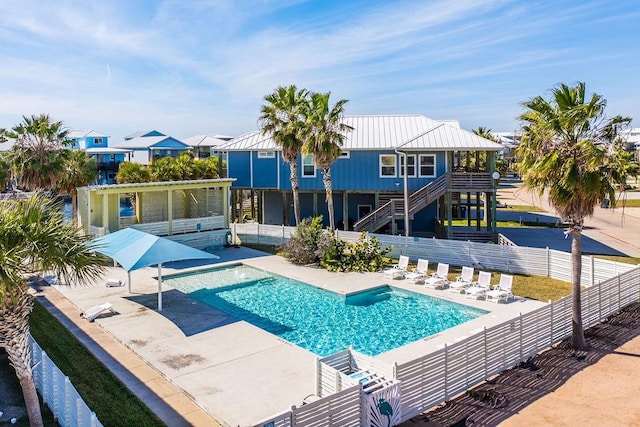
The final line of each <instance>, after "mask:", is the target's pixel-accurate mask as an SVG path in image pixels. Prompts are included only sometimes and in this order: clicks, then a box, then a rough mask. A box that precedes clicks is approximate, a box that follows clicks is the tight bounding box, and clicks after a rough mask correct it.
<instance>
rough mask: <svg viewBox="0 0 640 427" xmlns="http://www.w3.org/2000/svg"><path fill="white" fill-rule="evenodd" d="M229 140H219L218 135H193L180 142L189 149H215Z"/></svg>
mask: <svg viewBox="0 0 640 427" xmlns="http://www.w3.org/2000/svg"><path fill="white" fill-rule="evenodd" d="M229 139H231V138H229ZM229 139H223V138H220V137H219V135H194V136H190V137H188V138H184V139H182V140H181V141H182V142H184V143H185V144H187V145H188V146H190V147H217V146H219V145H222V144H225V143H227V141H229Z"/></svg>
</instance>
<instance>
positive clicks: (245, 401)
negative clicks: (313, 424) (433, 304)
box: [44, 248, 544, 426]
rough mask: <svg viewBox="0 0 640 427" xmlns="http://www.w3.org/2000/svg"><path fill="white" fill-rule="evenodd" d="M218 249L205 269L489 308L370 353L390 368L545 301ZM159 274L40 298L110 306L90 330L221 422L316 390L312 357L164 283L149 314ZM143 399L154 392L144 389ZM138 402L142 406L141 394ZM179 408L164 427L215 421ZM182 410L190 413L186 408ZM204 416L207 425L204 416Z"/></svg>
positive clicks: (234, 421) (249, 421) (259, 416)
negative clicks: (390, 290) (491, 298)
mask: <svg viewBox="0 0 640 427" xmlns="http://www.w3.org/2000/svg"><path fill="white" fill-rule="evenodd" d="M224 253H225V256H223V257H222V259H221V260H220V261H222V263H216V264H212V266H219V265H221V264H226V263H227V262H232V263H233V262H239V261H237V259H240V258H241V262H242V263H244V264H246V265H250V266H253V267H257V268H260V269H263V270H266V271H270V272H273V273H277V274H280V275H283V276H286V277H290V278H293V279H296V280H300V281H303V282H306V283H309V284H311V285H314V286H317V287H320V288H324V289H328V290H331V291H334V292H338V293H342V294H348V293H352V292H357V291H361V290H365V289H370V288H375V287H378V286H382V285H384V284H389V285H392V286H394V287H398V288H402V289H407V290H411V291H415V292H418V293H424V294H427V295H432V296H436V297H438V298H442V299H446V300H450V301H454V302H459V303H462V304H466V305H468V306H473V307H477V308H480V309H484V310H487V311H491V313H489V314H487V315H484V316H481V317H479V318H477V319H474V320H472V321H470V322H467V323H465V324H463V325H460V326H457V327H455V328H451V329H449V330H447V331H444V332H442V333H440V334H436V335H434V336H432V337H429V338H427V339H423V340H419V341H416V342H414V343H411V344H408V345H405V346H402V347H400V348H397V349H395V350H392V351H389V352H386V353H383V354H381V355H379V356H377V358H379V359H380V360H384V361H387V362H389V363H392V362H399V363H402V362H405V361H409V360H412V359H414V358H416V357H419V356H421V355H424V354H427V353H428V352H430V351H435V350H437V349H439V348H441V347H442V346H443V345H444V344H445V343H453V342H455V341H457V340H460V339H461V338H463V337H466V336H469V335H470V334H473V333H476V332H478V331H480V330H481V329H482V328H483V327H490V326H492V325H495V324H498V323H501V322H504V321H507V320H509V319H513V318H515V317H517V316H518V315H519V314H520V313H526V312H528V311H531V310H534V309H536V308H538V307H540V306H542V305H544V304H543V303H541V302H538V301H530V300H524V299H518V300H516V301H514V302H511V303H509V304H495V303H491V302H486V301H474V300H471V299H465V298H464V295H456V294H453V293H451V292H449V291H448V290H430V289H426V288H425V287H424V286H420V285H413V284H408V283H404V281H402V280H389V279H385V278H384V275H383V274H382V273H332V272H328V271H326V270H324V269H320V268H312V267H303V266H296V265H292V264H290V263H289V262H288V261H286V260H285V259H284V258H282V257H278V256H271V255H266V254H263V253H261V252H257V251H251V250H248V249H247V248H240V249H227V250H225V251H224ZM202 266H203V265H202V263H198V264H197V265H194V264H192V263H187V262H185V263H172V264H168V265H166V266H163V275H165V276H166V275H170V274H175V273H183V272H185V271H190V270H193V269H197V268H202ZM156 273H157V270H156V269H155V268H145V269H141V270H137V271H134V272H133V273H132V293H131V294H129V293H128V292H127V287H126V286H124V287H114V288H108V287H105V286H104V283H105V282H104V281H100V282H98V283H97V284H94V285H87V286H71V287H67V286H52V287H51V288H53V289H55V290H56V291H57V293H56V294H52V293H51V292H50V291H51V290H50V289H45V292H44V295H45V298H47V299H51V298H55V297H56V295H57V294H59V295H62V296H64V297H65V298H66V300H67V303H66V305H67V307H66V310H67V311H68V312H71V313H73V311H74V309H75V312H76V315H77V314H79V313H80V312H82V311H83V310H86V309H87V308H89V307H92V306H94V305H98V304H102V303H105V302H110V303H112V304H113V305H114V308H115V310H116V312H117V313H116V314H114V315H109V314H105V315H103V316H101V317H99V318H98V319H96V321H95V324H89V323H88V322H86V321H84V323H85V324H86V325H91V327H92V328H94V327H95V325H98V326H99V327H100V329H101V330H102V331H104V332H106V333H107V334H108V335H109V336H111V337H113V338H114V339H115V340H116V341H117V342H118V343H120V344H121V345H123V346H124V347H126V348H127V349H129V350H131V351H132V352H133V353H135V354H134V355H131V356H132V357H133V356H135V357H136V358H139V359H140V360H142V361H143V362H144V365H145V366H144V367H141V368H140V370H141V371H144V375H148V376H153V375H155V376H157V377H160V378H162V379H165V380H168V382H169V385H170V386H171V387H174V388H175V389H177V390H179V391H180V392H181V393H182V394H181V395H182V396H186V397H189V398H191V399H192V401H193V402H195V404H196V405H197V406H198V407H200V408H202V409H203V410H204V411H205V412H206V413H208V414H210V416H211V417H213V418H215V419H216V420H217V421H219V422H220V423H221V424H222V425H229V426H236V425H241V426H245V425H253V424H256V423H258V422H259V421H261V420H263V419H265V418H267V417H269V416H272V415H274V414H276V413H279V412H281V411H285V410H288V409H289V408H290V407H291V405H301V404H302V401H303V399H304V398H305V397H306V396H308V395H310V394H314V393H315V361H316V355H314V354H313V353H311V352H309V351H307V350H304V349H302V348H300V347H297V346H295V345H293V344H290V343H288V342H286V341H283V340H281V339H280V338H278V337H277V336H275V335H271V334H269V333H267V332H265V331H263V330H261V329H259V328H257V327H255V326H253V325H251V324H249V323H247V322H244V321H236V320H235V319H232V318H230V317H229V316H227V315H226V314H224V313H222V312H220V311H218V310H216V309H213V308H212V307H209V306H207V305H206V304H203V303H201V302H198V301H196V300H194V299H192V298H190V297H189V296H188V295H185V294H183V293H181V292H179V291H177V290H173V289H171V287H170V286H168V285H165V286H164V287H163V290H164V293H163V296H164V298H163V300H164V303H163V311H162V312H158V311H156V307H157V281H156V280H155V275H156ZM105 277H109V278H111V277H113V278H119V279H122V280H125V281H126V280H127V275H126V273H125V272H124V270H123V269H121V268H109V269H108V271H107V272H106V274H105ZM58 303H60V301H58ZM78 318H79V316H78ZM82 320H83V319H82ZM81 323H82V322H81ZM114 357H115V356H114ZM122 357H124V356H122ZM116 373H118V372H116ZM144 375H143V376H144ZM150 394H153V393H151V392H147V395H150ZM156 395H157V393H156ZM157 397H158V396H157ZM182 398H185V397H182ZM174 399H176V400H177V399H178V397H174ZM143 400H145V402H146V401H147V399H145V398H144V396H143ZM188 403H189V402H185V404H188ZM152 409H153V408H152ZM180 412H181V411H180V410H174V411H173V413H172V412H171V411H168V415H167V416H172V417H173V418H172V419H171V420H170V421H171V422H170V423H169V422H168V424H169V425H187V424H192V425H211V422H212V420H211V421H201V422H200V421H199V422H195V423H194V422H193V421H190V420H187V418H185V417H183V418H182V421H183V422H174V421H176V420H177V421H180V420H179V418H180V416H181V415H184V414H181V413H180ZM186 414H191V417H192V418H195V417H196V415H195V414H196V411H195V410H193V408H191V410H189V411H187V412H186ZM201 416H202V417H203V420H204V417H205V416H206V414H202V415H201Z"/></svg>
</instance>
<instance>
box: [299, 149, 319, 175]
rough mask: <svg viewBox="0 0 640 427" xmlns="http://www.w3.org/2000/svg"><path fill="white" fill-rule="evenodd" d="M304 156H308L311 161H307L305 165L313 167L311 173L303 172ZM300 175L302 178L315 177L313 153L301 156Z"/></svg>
mask: <svg viewBox="0 0 640 427" xmlns="http://www.w3.org/2000/svg"><path fill="white" fill-rule="evenodd" d="M305 157H309V158H311V163H310V164H309V163H307V166H311V167H313V175H307V174H305V173H304V167H305V163H304V159H305ZM300 175H301V176H302V178H315V177H316V166H315V165H314V164H313V155H312V154H307V155H306V156H301V159H300Z"/></svg>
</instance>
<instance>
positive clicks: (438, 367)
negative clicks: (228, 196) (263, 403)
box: [234, 224, 640, 427]
mask: <svg viewBox="0 0 640 427" xmlns="http://www.w3.org/2000/svg"><path fill="white" fill-rule="evenodd" d="M234 227H235V228H234V231H235V232H236V233H237V234H238V235H239V236H240V238H241V240H242V241H243V242H247V243H257V244H284V243H286V241H287V240H288V239H289V237H290V236H291V233H292V232H293V230H294V228H293V227H284V226H268V225H260V224H234ZM338 235H339V236H340V237H341V238H342V239H343V240H347V241H355V240H357V239H358V238H359V237H360V233H350V232H344V231H339V232H338ZM375 237H376V238H377V239H378V240H380V242H381V244H382V246H383V247H384V246H388V245H393V246H394V247H393V251H392V256H398V255H400V254H403V255H409V256H410V257H414V258H416V259H417V258H418V257H420V256H424V254H429V260H430V261H433V262H439V261H443V262H448V263H451V264H454V265H471V266H475V267H480V268H483V269H488V270H497V271H506V272H514V273H520V274H532V275H540V276H548V277H552V278H555V279H559V280H564V281H567V282H569V281H571V254H568V253H564V252H560V251H555V250H550V249H538V248H526V247H518V246H507V245H493V244H482V243H473V242H459V241H448V240H437V239H418V238H406V237H398V236H388V235H375ZM582 261H583V275H582V283H583V284H584V285H585V286H586V287H587V288H586V289H585V290H583V292H582V317H583V325H584V327H585V328H588V327H589V326H592V325H594V324H596V323H598V322H600V321H601V320H603V319H605V318H607V317H609V316H611V315H613V314H615V313H617V312H618V311H620V310H621V309H623V308H625V307H627V306H628V305H630V304H633V303H635V302H638V301H640V266H634V265H631V264H626V263H619V262H614V261H608V260H602V259H598V258H594V257H590V256H585V257H583V258H582ZM571 311H572V301H571V296H567V297H564V298H561V299H559V300H558V301H554V302H551V303H549V304H547V305H545V306H544V307H541V308H539V309H537V310H534V311H532V312H529V313H526V314H524V315H520V316H518V317H517V318H515V319H512V320H509V321H507V322H505V323H503V324H500V325H496V326H493V327H491V328H484V329H482V330H480V331H478V333H476V334H474V335H472V336H470V337H468V338H465V339H463V340H460V341H457V342H455V343H453V344H451V345H445V346H444V348H442V349H441V350H438V351H436V352H433V353H430V354H427V355H424V356H422V357H419V358H417V359H414V360H412V361H410V362H407V363H403V364H396V365H395V366H394V373H393V379H394V380H396V381H397V382H398V383H399V384H400V385H401V389H402V394H401V398H400V405H401V406H400V410H399V413H400V414H401V418H402V420H401V421H406V420H409V419H411V418H412V417H414V416H416V415H418V414H420V413H421V412H423V411H425V410H427V409H429V408H432V407H433V406H435V405H438V404H440V403H442V402H445V401H447V400H448V399H450V398H452V397H453V396H455V395H457V394H459V393H461V392H464V391H465V390H467V389H468V388H470V387H472V386H474V385H476V384H478V383H480V382H482V381H483V380H485V379H486V378H488V377H490V376H492V375H494V374H497V373H499V372H502V371H504V370H506V369H508V368H511V367H513V366H515V365H517V364H518V363H519V362H521V361H523V360H526V359H527V358H529V357H531V356H533V355H535V354H536V353H538V352H540V351H542V350H544V349H545V348H548V347H549V346H551V345H553V344H555V343H558V342H560V341H561V340H563V339H565V338H567V337H569V336H570V335H571V332H572V327H571ZM349 357H350V355H349V354H348V351H345V352H340V353H336V354H335V355H333V356H330V357H328V358H325V359H324V361H325V362H326V363H318V367H317V372H316V374H317V381H318V382H317V394H318V395H319V396H324V397H322V398H321V399H320V400H318V401H316V402H313V403H311V404H309V405H304V406H302V407H300V408H294V409H292V410H291V411H285V412H283V413H280V414H278V415H276V416H274V417H272V418H269V419H267V420H265V421H264V422H263V423H259V424H256V426H262V425H273V426H282V427H286V426H297V425H311V424H310V423H302V422H301V420H303V419H304V417H302V418H296V417H295V416H294V412H295V411H297V410H301V411H304V410H305V408H308V409H309V410H310V411H312V410H313V409H315V408H325V410H326V411H330V408H335V407H336V405H339V406H340V407H341V408H347V407H349V408H351V409H352V410H354V411H355V410H358V411H365V406H364V404H363V402H364V401H365V399H366V397H365V395H364V393H363V391H362V388H359V389H358V390H357V391H358V393H360V395H361V396H362V399H356V398H355V396H354V397H353V401H351V398H347V397H345V396H349V394H347V393H345V392H346V391H347V390H351V389H350V388H349V389H345V387H348V384H347V383H346V382H345V381H344V378H343V377H344V375H342V373H341V372H340V370H339V369H336V367H338V365H340V364H344V363H352V362H353V361H352V360H349ZM360 363H363V361H361V362H360ZM364 363H366V362H364ZM331 365H334V366H335V367H334V366H331ZM383 365H384V364H381V365H379V366H375V369H380V370H382V371H388V368H385V367H384V366H383ZM372 367H373V366H372ZM338 396H339V397H338ZM337 402H339V403H337ZM332 405H333V406H332ZM313 413H314V412H310V414H313ZM350 414H351V413H350ZM313 416H315V417H316V418H313V419H314V420H316V421H317V422H318V424H313V425H330V424H331V422H332V418H331V417H329V416H328V415H326V414H325V415H322V413H320V412H318V413H317V414H315V415H313ZM360 416H362V417H366V415H363V414H362V413H360ZM349 419H350V420H351V421H352V422H350V423H347V422H344V423H338V424H339V425H358V423H357V422H356V421H355V420H356V418H355V415H354V418H349ZM361 419H365V418H361ZM345 420H346V418H345ZM269 422H272V423H273V424H269Z"/></svg>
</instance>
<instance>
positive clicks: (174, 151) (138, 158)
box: [114, 130, 191, 165]
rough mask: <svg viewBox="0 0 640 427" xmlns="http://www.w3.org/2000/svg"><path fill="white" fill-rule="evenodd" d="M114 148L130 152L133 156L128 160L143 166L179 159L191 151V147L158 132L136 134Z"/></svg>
mask: <svg viewBox="0 0 640 427" xmlns="http://www.w3.org/2000/svg"><path fill="white" fill-rule="evenodd" d="M114 146H115V147H116V148H121V149H125V150H129V151H130V152H131V154H130V155H129V157H128V160H129V161H132V162H136V163H140V164H142V165H149V164H151V163H152V162H153V161H154V160H157V159H159V158H162V157H178V156H179V155H180V154H182V153H183V152H185V151H191V147H190V146H189V145H187V144H185V143H184V142H182V141H180V140H179V139H176V138H174V137H171V136H167V135H165V134H163V133H161V132H158V131H157V130H152V131H139V132H134V133H132V134H130V135H127V136H125V137H124V141H123V142H120V143H118V144H115V145H114Z"/></svg>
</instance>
